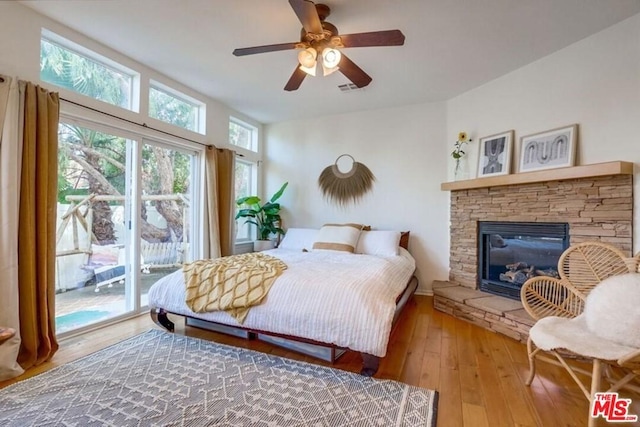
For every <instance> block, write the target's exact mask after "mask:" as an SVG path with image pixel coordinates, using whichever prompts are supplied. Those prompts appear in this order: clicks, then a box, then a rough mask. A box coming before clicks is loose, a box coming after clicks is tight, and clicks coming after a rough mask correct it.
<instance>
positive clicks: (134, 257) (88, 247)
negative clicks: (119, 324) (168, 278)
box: [56, 119, 199, 334]
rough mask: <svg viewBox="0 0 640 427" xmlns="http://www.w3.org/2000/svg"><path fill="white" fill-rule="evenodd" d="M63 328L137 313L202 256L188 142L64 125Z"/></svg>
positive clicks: (60, 222)
mask: <svg viewBox="0 0 640 427" xmlns="http://www.w3.org/2000/svg"><path fill="white" fill-rule="evenodd" d="M58 153H59V155H58V159H59V162H58V164H59V166H58V210H57V229H56V233H57V235H56V240H57V243H56V331H57V333H59V334H60V333H64V332H69V331H72V330H76V329H78V328H84V327H87V326H89V325H93V324H95V323H99V322H104V321H109V320H113V319H115V318H118V317H122V316H126V315H130V314H132V313H135V312H138V311H139V310H140V309H141V308H142V307H144V306H145V305H146V304H147V301H146V294H147V291H148V289H149V287H150V286H151V285H152V284H153V283H154V282H155V281H156V280H158V279H159V278H160V277H163V276H165V275H167V274H169V273H171V272H173V271H175V270H176V269H179V268H181V266H182V263H183V262H185V261H189V260H192V259H193V258H194V257H195V254H196V253H195V251H196V249H197V248H196V247H195V245H194V244H193V240H194V239H193V237H192V236H193V235H194V227H193V224H197V221H196V220H195V219H194V218H193V212H194V206H193V200H194V198H193V197H192V193H193V190H194V185H193V183H197V182H199V181H198V180H199V167H198V165H199V163H198V162H199V155H198V152H196V151H194V150H189V149H186V148H185V147H184V146H180V145H172V144H170V143H168V142H166V141H159V140H152V139H148V138H147V137H145V136H144V135H137V134H135V133H132V132H128V131H120V130H118V129H113V128H109V127H106V126H101V125H95V124H92V123H88V122H83V121H78V120H72V119H69V120H64V119H63V120H62V121H61V124H60V127H59V151H58Z"/></svg>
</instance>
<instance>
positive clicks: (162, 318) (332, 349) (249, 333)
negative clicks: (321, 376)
mask: <svg viewBox="0 0 640 427" xmlns="http://www.w3.org/2000/svg"><path fill="white" fill-rule="evenodd" d="M417 288H418V279H417V277H416V276H411V278H410V279H409V282H408V283H407V286H406V287H405V289H404V290H403V291H402V293H401V294H400V296H398V298H397V299H396V310H395V313H394V315H393V322H392V327H391V333H393V331H394V330H395V325H396V322H397V320H398V318H399V317H400V314H401V313H402V310H403V309H404V307H405V306H406V305H407V302H409V299H410V298H411V297H412V296H413V294H414V293H415V292H416V289H417ZM149 314H150V315H151V319H152V320H153V321H154V322H155V323H156V324H157V325H159V326H161V327H163V328H165V329H167V330H168V331H169V332H174V330H175V324H174V323H173V322H172V321H171V320H169V318H168V317H167V316H168V315H169V314H172V315H176V316H181V317H184V318H185V319H186V320H185V321H186V325H188V326H194V327H197V328H203V329H207V330H212V331H216V332H221V333H226V334H229V335H233V336H237V337H241V338H245V339H256V338H257V339H263V338H262V337H263V336H264V337H266V338H267V339H265V341H268V342H270V343H272V344H274V345H281V344H279V343H278V342H275V341H274V340H270V339H268V338H269V337H275V338H279V339H284V340H287V341H293V342H295V343H304V344H307V345H310V346H313V347H320V348H322V349H325V350H326V351H327V352H328V355H329V357H328V358H322V359H323V360H326V361H328V362H331V363H334V362H335V361H336V360H337V359H338V357H340V356H341V355H342V354H343V353H345V351H346V350H347V349H344V348H342V347H338V346H336V345H334V344H328V343H323V342H319V341H314V340H310V339H308V338H303V337H296V336H291V335H284V334H278V333H274V332H269V331H261V330H257V329H251V328H245V327H242V326H231V325H227V324H223V323H217V322H212V321H208V320H203V319H198V318H195V317H191V316H185V315H182V314H177V313H172V312H168V311H166V310H165V309H163V308H154V309H151V311H150V313H149ZM285 347H286V348H287V349H289V350H294V351H298V352H301V353H303V354H306V355H309V356H313V357H318V356H317V355H316V354H314V353H311V352H307V351H304V349H300V348H294V347H291V346H285ZM360 354H361V355H362V370H361V371H360V374H362V375H364V376H367V377H371V376H373V375H375V373H376V372H377V371H378V367H379V366H380V359H381V358H380V357H378V356H373V355H371V354H368V353H360Z"/></svg>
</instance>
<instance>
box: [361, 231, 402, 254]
mask: <svg viewBox="0 0 640 427" xmlns="http://www.w3.org/2000/svg"><path fill="white" fill-rule="evenodd" d="M400 234H401V233H400V232H399V231H384V230H372V231H363V232H362V233H360V239H359V240H358V245H357V246H356V253H357V254H367V255H378V256H395V255H398V246H399V245H400Z"/></svg>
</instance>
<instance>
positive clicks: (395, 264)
mask: <svg viewBox="0 0 640 427" xmlns="http://www.w3.org/2000/svg"><path fill="white" fill-rule="evenodd" d="M266 253H268V254H269V255H273V256H275V257H278V258H280V259H281V260H282V261H284V262H285V263H286V264H287V266H288V268H287V270H286V271H285V272H284V273H283V274H282V276H280V277H279V278H278V279H277V280H276V282H275V283H274V285H273V287H272V288H271V291H270V292H269V295H268V296H267V298H266V299H265V301H264V302H263V303H262V304H261V305H258V306H255V307H252V308H251V310H250V311H249V315H248V316H247V319H246V320H245V322H244V323H243V325H242V326H244V327H247V328H251V329H258V330H263V331H269V332H275V333H280V334H286V335H292V336H297V337H303V338H308V339H312V340H316V341H320V342H325V343H331V344H335V345H338V346H340V347H347V348H350V349H351V350H355V351H360V352H364V353H369V354H372V355H374V356H380V357H383V356H385V355H386V352H387V344H388V342H389V334H390V333H391V322H392V320H393V314H394V310H395V306H396V305H395V300H396V298H397V297H398V295H399V294H400V293H401V292H402V290H403V289H404V288H405V286H406V284H407V282H408V281H409V278H410V277H411V275H412V274H413V271H414V269H415V260H414V259H413V257H412V256H411V255H410V254H409V252H407V251H406V250H405V249H402V248H400V255H398V256H395V257H380V256H373V255H356V254H350V253H343V252H337V251H312V252H299V251H287V250H284V249H273V250H270V251H266ZM148 296H149V307H150V308H164V309H165V310H167V311H169V312H172V313H177V314H182V315H187V316H191V317H195V318H199V319H205V320H211V321H214V322H219V323H224V324H227V325H233V326H237V325H239V324H238V323H237V322H236V321H235V319H233V318H232V317H231V316H229V315H228V314H227V313H225V312H221V311H219V312H211V313H194V312H192V311H191V310H189V308H188V307H187V306H186V304H185V285H184V278H183V274H182V270H178V271H176V272H174V273H172V274H170V275H168V276H166V277H164V278H162V279H160V280H159V281H158V282H156V283H155V284H154V285H153V286H152V287H151V289H149V294H148Z"/></svg>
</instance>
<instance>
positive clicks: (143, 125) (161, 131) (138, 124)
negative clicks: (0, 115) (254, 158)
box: [60, 97, 237, 154]
mask: <svg viewBox="0 0 640 427" xmlns="http://www.w3.org/2000/svg"><path fill="white" fill-rule="evenodd" d="M60 99H61V100H63V101H65V102H68V103H69V104H73V105H77V106H78V107H82V108H86V109H88V110H91V111H95V112H96V113H100V114H104V115H106V116H109V117H113V118H114V119H118V120H122V121H123V122H127V123H130V124H132V125H136V126H140V127H143V128H145V129H151V130H152V131H155V132H160V133H162V134H165V135H169V136H173V137H174V138H180V139H184V140H186V141H189V142H193V143H196V144H198V145H203V146H205V147H215V145H213V144H205V143H202V142H200V141H195V140H193V139H189V138H185V137H184V136H179V135H176V134H173V133H171V132H167V131H164V130H161V129H156V128H153V127H151V126H149V125H147V124H146V123H138V122H134V121H133V120H129V119H124V118H122V117H119V116H116V115H115V114H110V113H105V112H104V111H100V110H98V109H97V108H93V107H87V106H86V105H84V104H80V103H78V102H75V101H71V100H69V99H66V98H62V97H60ZM236 154H237V153H236Z"/></svg>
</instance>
